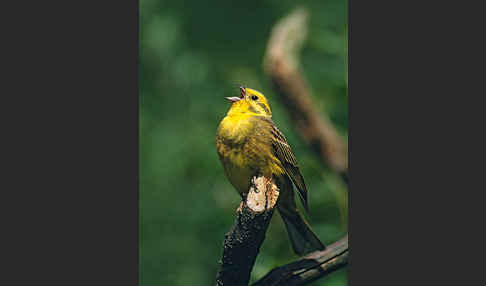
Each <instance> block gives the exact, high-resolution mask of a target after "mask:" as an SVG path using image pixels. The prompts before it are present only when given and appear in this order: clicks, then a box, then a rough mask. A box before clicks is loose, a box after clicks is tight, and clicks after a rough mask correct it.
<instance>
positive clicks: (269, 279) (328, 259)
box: [252, 235, 349, 286]
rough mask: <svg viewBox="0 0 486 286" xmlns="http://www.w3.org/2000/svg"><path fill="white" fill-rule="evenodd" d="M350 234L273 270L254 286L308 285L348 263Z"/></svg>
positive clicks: (253, 285)
mask: <svg viewBox="0 0 486 286" xmlns="http://www.w3.org/2000/svg"><path fill="white" fill-rule="evenodd" d="M348 250H349V248H348V236H347V235H346V236H345V237H344V238H342V239H341V240H339V241H337V242H335V243H333V244H331V245H329V246H328V247H327V248H326V249H325V250H323V251H316V252H313V253H311V254H309V255H307V256H304V257H303V258H302V259H300V260H298V261H295V262H292V263H289V264H287V265H284V266H280V267H277V268H275V269H273V270H271V271H270V272H269V273H268V274H267V275H265V276H264V277H263V278H262V279H260V280H258V281H257V282H255V283H254V284H252V286H270V285H271V286H276V285H307V284H309V283H310V282H312V281H315V280H317V279H319V278H322V277H324V276H326V275H327V274H329V273H331V272H333V271H336V270H338V269H340V268H342V267H344V266H346V265H347V264H348V255H349V251H348Z"/></svg>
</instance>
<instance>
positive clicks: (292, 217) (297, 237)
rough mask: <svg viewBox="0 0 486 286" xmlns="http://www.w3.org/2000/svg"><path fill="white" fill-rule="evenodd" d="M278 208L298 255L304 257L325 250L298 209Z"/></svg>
mask: <svg viewBox="0 0 486 286" xmlns="http://www.w3.org/2000/svg"><path fill="white" fill-rule="evenodd" d="M277 207H278V210H279V212H280V216H281V217H282V219H283V221H284V223H285V227H286V228H287V233H288V235H289V239H290V243H291V244H292V248H293V249H294V252H295V253H296V254H297V255H299V256H302V255H305V254H307V253H310V252H313V251H316V250H324V249H325V246H324V244H322V242H321V241H320V240H319V238H318V237H317V235H316V234H315V233H314V232H313V231H312V229H311V228H310V225H309V224H308V223H307V222H306V221H305V219H304V218H303V217H302V216H301V215H300V213H299V212H298V211H297V210H296V209H294V208H287V207H286V206H283V205H277Z"/></svg>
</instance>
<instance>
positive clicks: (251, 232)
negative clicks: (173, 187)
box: [216, 176, 279, 286]
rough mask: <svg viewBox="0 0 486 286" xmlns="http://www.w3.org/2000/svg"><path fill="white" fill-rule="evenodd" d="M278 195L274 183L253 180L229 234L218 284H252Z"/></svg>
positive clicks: (237, 285)
mask: <svg viewBox="0 0 486 286" xmlns="http://www.w3.org/2000/svg"><path fill="white" fill-rule="evenodd" d="M278 195H279V192H278V188H277V186H276V185H275V184H274V183H273V182H272V180H268V179H266V178H265V177H263V176H259V177H253V179H252V185H251V187H250V190H249V192H248V195H247V197H246V199H243V200H242V202H241V205H240V207H239V208H238V210H237V212H236V213H237V215H236V220H235V222H234V224H233V226H232V227H231V229H230V231H229V232H228V233H227V234H226V235H225V240H224V244H223V257H222V259H221V262H220V264H221V265H220V269H219V271H218V274H217V276H216V285H220V286H222V285H231V286H239V285H244V286H247V285H248V282H249V280H250V273H251V270H252V268H253V265H254V264H255V260H256V257H257V255H258V251H259V249H260V246H261V245H262V243H263V240H264V239H265V233H266V231H267V228H268V224H269V222H270V219H271V218H272V214H273V210H274V207H275V204H276V202H277V198H278Z"/></svg>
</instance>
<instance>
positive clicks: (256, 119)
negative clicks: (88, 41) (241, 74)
mask: <svg viewBox="0 0 486 286" xmlns="http://www.w3.org/2000/svg"><path fill="white" fill-rule="evenodd" d="M226 99H228V100H229V101H231V102H232V104H231V108H230V109H229V111H228V113H227V114H226V117H225V118H224V119H223V120H222V121H221V123H220V125H219V127H218V131H217V135H216V148H217V150H218V155H219V159H220V160H221V163H222V165H223V168H224V171H225V173H226V176H227V177H228V179H229V181H230V182H231V184H232V185H233V186H234V187H235V188H236V190H237V191H238V192H239V193H240V195H241V196H242V197H246V194H247V193H248V189H249V187H250V184H251V179H252V178H253V176H257V175H259V174H261V175H263V176H264V177H266V178H269V179H273V180H274V182H275V183H276V184H277V187H278V188H279V189H280V195H279V198H278V200H277V209H278V210H279V212H280V215H281V217H282V219H283V221H284V223H285V226H286V228H287V233H288V235H289V239H290V242H291V245H292V248H293V250H294V252H295V253H296V254H297V255H304V254H307V253H309V252H312V251H315V250H322V249H324V248H325V247H324V245H323V244H322V242H321V241H320V240H319V238H318V237H317V236H316V235H315V234H314V232H313V231H312V230H311V229H310V226H309V224H308V223H307V222H306V221H305V220H304V218H303V217H302V216H301V215H300V214H299V211H298V209H297V205H296V203H295V197H294V188H293V184H295V186H296V187H297V190H298V193H299V195H300V199H301V200H302V203H303V205H304V208H305V209H306V210H307V211H308V205H307V189H306V186H305V183H304V178H303V177H302V174H301V173H300V170H299V167H298V164H297V160H296V159H295V156H294V154H293V153H292V150H291V149H290V145H289V144H288V143H287V140H286V139H285V137H284V135H283V134H282V132H280V130H278V128H277V126H276V125H275V123H274V122H273V121H272V111H271V109H270V106H269V105H268V102H267V100H266V98H265V96H263V94H261V93H260V92H258V91H256V90H253V89H250V88H245V87H240V96H239V97H227V98H226ZM292 183H293V184H292Z"/></svg>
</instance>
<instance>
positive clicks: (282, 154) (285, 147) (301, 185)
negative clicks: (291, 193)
mask: <svg viewBox="0 0 486 286" xmlns="http://www.w3.org/2000/svg"><path fill="white" fill-rule="evenodd" d="M267 121H268V122H269V123H270V126H271V128H270V132H271V134H272V145H273V150H274V153H275V155H276V156H277V158H278V159H279V160H280V162H281V163H282V166H283V168H284V170H285V172H286V173H287V175H288V176H289V177H290V179H291V180H292V182H294V184H295V186H296V187H297V189H298V190H299V196H300V199H301V200H302V204H303V205H304V208H305V210H306V211H309V207H308V205H307V188H306V186H305V182H304V177H302V174H301V173H300V170H299V166H298V163H297V159H295V156H294V154H293V153H292V150H291V149H290V145H289V143H287V140H286V139H285V136H284V135H283V134H282V132H280V130H278V128H277V126H276V125H275V123H273V121H272V120H271V119H268V120H267Z"/></svg>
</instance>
